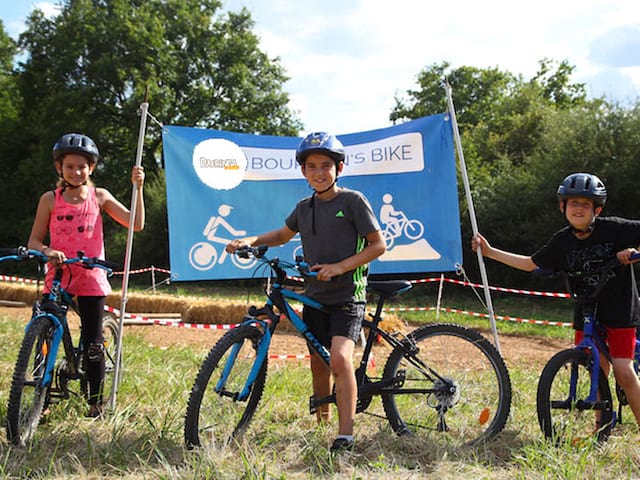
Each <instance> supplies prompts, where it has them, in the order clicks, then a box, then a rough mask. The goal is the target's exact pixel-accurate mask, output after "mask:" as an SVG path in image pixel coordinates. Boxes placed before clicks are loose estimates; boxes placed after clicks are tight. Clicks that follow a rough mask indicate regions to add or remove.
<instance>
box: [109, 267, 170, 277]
mask: <svg viewBox="0 0 640 480" xmlns="http://www.w3.org/2000/svg"><path fill="white" fill-rule="evenodd" d="M145 272H160V273H166V274H167V275H171V270H167V269H166V268H158V267H147V268H138V269H137V270H130V271H129V274H130V275H131V274H134V273H145ZM123 274H124V271H122V272H113V275H123Z"/></svg>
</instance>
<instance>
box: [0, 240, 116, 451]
mask: <svg viewBox="0 0 640 480" xmlns="http://www.w3.org/2000/svg"><path fill="white" fill-rule="evenodd" d="M24 260H36V261H38V262H39V263H40V264H41V266H42V265H44V263H46V262H47V257H46V256H45V255H43V254H42V253H40V252H38V251H37V250H29V249H27V248H24V247H20V248H17V249H0V262H4V261H24ZM72 263H76V264H81V265H82V266H83V267H85V268H102V269H104V270H106V271H107V272H111V269H112V268H113V267H114V265H113V264H111V263H109V262H106V261H104V260H99V259H97V258H88V257H85V256H84V254H83V253H82V252H78V256H77V257H75V258H69V259H67V260H65V261H64V262H61V263H60V264H58V266H57V267H56V271H55V276H54V279H53V283H52V286H51V290H50V291H49V293H47V294H44V295H43V297H42V298H41V299H38V300H36V302H35V303H34V305H33V313H32V316H31V320H30V321H29V323H28V324H27V326H26V327H25V334H24V338H23V340H22V345H21V346H20V351H19V352H18V359H17V360H16V364H15V368H14V371H13V379H12V382H11V390H10V392H9V403H8V406H7V439H8V440H9V441H10V442H11V443H12V444H14V445H25V444H27V443H29V442H30V441H32V440H33V437H34V435H35V432H36V429H37V427H38V424H39V422H40V419H41V416H42V413H43V411H45V410H46V409H47V408H49V407H50V406H51V405H52V404H55V403H58V402H59V401H61V400H63V399H67V398H69V397H70V395H71V394H76V393H75V392H73V391H72V390H70V389H69V381H70V380H79V381H80V390H81V392H82V395H84V396H85V397H88V395H89V383H88V380H87V377H86V374H85V368H84V365H83V361H84V360H83V359H84V355H83V353H84V346H83V345H82V342H81V341H79V342H78V344H77V345H74V344H73V340H72V338H71V332H70V331H69V324H68V322H67V312H68V310H69V308H71V309H72V310H74V311H75V312H76V313H77V312H78V308H77V306H76V304H75V302H74V300H73V298H72V296H71V295H70V294H69V293H68V292H67V291H66V290H65V289H64V287H63V285H62V284H61V279H62V274H63V269H64V268H65V267H66V266H67V265H70V264H72ZM102 328H103V337H104V346H105V349H104V351H105V362H106V365H105V370H106V374H107V375H110V374H112V373H113V369H114V365H115V355H116V352H115V349H116V348H117V345H118V330H119V325H118V323H117V322H116V321H115V320H114V319H113V318H112V317H111V316H109V315H106V316H105V318H104V319H103V326H102ZM61 345H62V349H61V354H60V355H58V352H59V350H60V346H61ZM104 385H105V391H104V392H103V398H104V399H105V400H106V399H108V398H109V395H110V393H109V392H108V391H106V390H107V389H108V388H109V387H110V385H111V382H110V381H109V380H107V379H105V382H104Z"/></svg>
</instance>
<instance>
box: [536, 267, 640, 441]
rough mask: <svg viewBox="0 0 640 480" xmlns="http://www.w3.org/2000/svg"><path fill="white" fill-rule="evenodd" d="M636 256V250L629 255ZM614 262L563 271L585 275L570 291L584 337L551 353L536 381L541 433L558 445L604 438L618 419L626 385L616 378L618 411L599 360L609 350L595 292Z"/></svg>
mask: <svg viewBox="0 0 640 480" xmlns="http://www.w3.org/2000/svg"><path fill="white" fill-rule="evenodd" d="M637 258H640V254H636V255H634V256H632V259H637ZM618 266H620V263H619V262H618V259H617V258H613V259H611V260H609V261H606V262H604V263H603V264H602V265H601V266H599V267H596V268H594V269H592V270H591V271H589V272H576V273H571V274H568V273H566V272H565V273H564V274H565V275H567V276H569V277H573V278H577V279H582V280H583V282H582V283H583V284H584V288H583V289H582V291H581V292H579V293H574V294H573V296H574V297H575V298H576V299H577V300H578V301H580V302H582V303H583V305H584V307H583V318H584V338H583V339H582V341H581V342H580V343H579V344H578V345H576V346H575V347H573V348H570V349H567V350H562V351H560V352H558V353H557V354H555V355H554V356H553V357H551V359H550V360H549V361H548V362H547V364H546V365H545V367H544V369H543V370H542V374H541V376H540V380H539V382H538V392H537V402H536V405H537V413H538V422H539V424H540V427H541V429H542V431H543V433H544V435H545V437H547V438H548V439H550V440H551V441H552V442H554V443H555V444H556V445H566V444H573V443H575V442H576V441H580V440H582V439H586V438H595V439H596V440H597V441H600V442H602V441H606V440H607V439H608V438H609V435H610V433H611V429H612V428H613V427H614V426H615V425H616V423H618V422H619V421H620V420H621V416H622V406H623V405H626V404H627V400H626V397H625V395H624V391H623V390H622V388H620V387H619V386H618V385H617V384H616V388H615V392H616V396H617V398H618V412H617V414H616V411H615V409H614V400H613V395H612V393H611V388H610V387H609V381H608V379H607V377H606V376H605V374H604V372H603V370H602V368H601V364H600V361H601V360H600V358H601V355H603V356H604V357H605V358H606V359H607V360H609V361H611V355H610V354H609V349H608V348H607V345H606V344H605V342H604V339H603V338H602V333H601V332H602V330H601V329H600V328H599V324H598V320H597V309H596V299H597V297H598V295H599V293H600V292H601V291H602V288H603V287H604V285H605V284H606V282H607V280H608V279H609V278H611V274H612V270H613V269H614V268H615V267H618ZM631 268H633V267H631ZM639 364H640V341H639V340H638V339H636V348H635V361H634V367H635V370H636V374H637V373H638V365H639Z"/></svg>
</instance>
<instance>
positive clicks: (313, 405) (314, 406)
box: [309, 395, 318, 414]
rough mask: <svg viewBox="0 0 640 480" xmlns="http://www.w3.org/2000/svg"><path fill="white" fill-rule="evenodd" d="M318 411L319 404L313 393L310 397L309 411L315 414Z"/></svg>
mask: <svg viewBox="0 0 640 480" xmlns="http://www.w3.org/2000/svg"><path fill="white" fill-rule="evenodd" d="M317 411H318V404H317V402H316V396H315V395H311V396H310V397H309V413H310V414H314V413H316V412H317Z"/></svg>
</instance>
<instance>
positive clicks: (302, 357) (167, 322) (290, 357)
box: [104, 305, 310, 360]
mask: <svg viewBox="0 0 640 480" xmlns="http://www.w3.org/2000/svg"><path fill="white" fill-rule="evenodd" d="M104 309H105V311H107V312H109V313H113V314H114V315H116V316H120V310H118V309H117V308H113V307H110V306H109V305H105V307H104ZM125 318H129V319H132V320H138V321H140V322H144V323H149V324H153V325H162V326H166V327H180V328H195V329H197V330H231V329H232V328H235V327H237V326H238V325H239V324H238V323H235V324H224V325H223V324H208V323H186V322H175V321H171V320H156V319H152V318H146V317H143V316H141V315H134V314H131V313H125ZM268 358H269V360H305V359H309V358H310V355H309V354H306V355H305V354H297V355H277V354H270V355H269V357H268Z"/></svg>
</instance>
